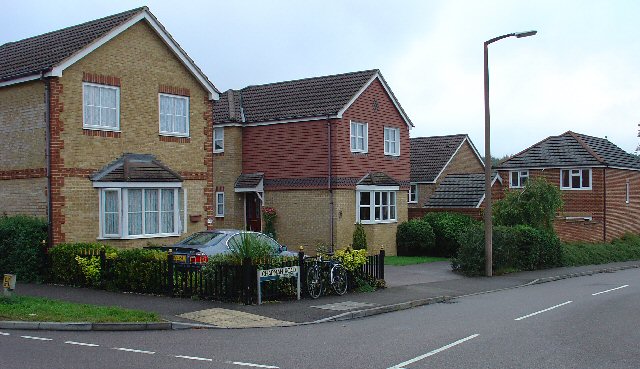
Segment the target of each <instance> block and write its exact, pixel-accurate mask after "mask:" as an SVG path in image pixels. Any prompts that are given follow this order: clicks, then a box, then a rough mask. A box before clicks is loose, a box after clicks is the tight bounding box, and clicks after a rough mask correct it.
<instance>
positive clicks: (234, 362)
mask: <svg viewBox="0 0 640 369" xmlns="http://www.w3.org/2000/svg"><path fill="white" fill-rule="evenodd" d="M227 364H233V365H241V366H250V367H254V368H267V369H280V367H278V366H272V365H261V364H253V363H243V362H241V361H227Z"/></svg>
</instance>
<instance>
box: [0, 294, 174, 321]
mask: <svg viewBox="0 0 640 369" xmlns="http://www.w3.org/2000/svg"><path fill="white" fill-rule="evenodd" d="M0 320H20V321H43V322H90V323H123V322H159V321H162V319H160V317H159V316H158V315H157V314H155V313H148V312H144V311H139V310H129V309H123V308H119V307H113V306H95V305H86V304H74V303H71V302H65V301H58V300H50V299H45V298H41V297H30V296H13V297H11V298H4V297H0Z"/></svg>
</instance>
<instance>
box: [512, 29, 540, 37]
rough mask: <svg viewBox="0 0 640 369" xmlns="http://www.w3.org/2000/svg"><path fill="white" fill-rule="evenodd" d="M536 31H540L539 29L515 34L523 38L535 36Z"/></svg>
mask: <svg viewBox="0 0 640 369" xmlns="http://www.w3.org/2000/svg"><path fill="white" fill-rule="evenodd" d="M536 33H538V31H527V32H516V33H514V34H513V35H514V36H516V37H517V38H523V37H529V36H533V35H535V34H536Z"/></svg>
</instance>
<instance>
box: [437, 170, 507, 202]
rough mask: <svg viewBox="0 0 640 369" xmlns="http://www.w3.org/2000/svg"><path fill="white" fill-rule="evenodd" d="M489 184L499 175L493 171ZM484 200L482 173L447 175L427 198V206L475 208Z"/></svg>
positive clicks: (498, 178) (498, 177) (497, 178)
mask: <svg viewBox="0 0 640 369" xmlns="http://www.w3.org/2000/svg"><path fill="white" fill-rule="evenodd" d="M492 178H493V179H492V181H491V185H493V184H494V183H495V181H496V180H499V181H500V182H502V179H500V176H499V175H498V174H497V173H496V172H493V174H492ZM483 200H484V173H465V174H449V175H447V176H446V177H445V178H444V180H443V181H442V182H440V185H439V186H438V188H437V189H436V191H435V192H434V193H433V195H431V197H430V198H429V199H428V200H427V202H426V204H425V207H427V208H477V207H480V204H481V203H482V201H483Z"/></svg>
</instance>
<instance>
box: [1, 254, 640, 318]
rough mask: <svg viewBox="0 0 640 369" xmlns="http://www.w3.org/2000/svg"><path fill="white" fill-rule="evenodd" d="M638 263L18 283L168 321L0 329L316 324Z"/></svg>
mask: <svg viewBox="0 0 640 369" xmlns="http://www.w3.org/2000/svg"><path fill="white" fill-rule="evenodd" d="M629 268H640V261H629V262H620V263H611V264H602V265H587V266H580V267H565V268H553V269H543V270H536V271H527V272H519V273H511V274H506V275H502V276H494V277H465V276H462V275H460V274H457V273H454V272H452V271H451V266H450V264H449V263H448V262H435V263H428V264H417V265H409V266H388V265H387V266H385V280H386V285H387V288H384V289H379V290H377V291H375V292H367V293H358V292H349V293H347V294H345V295H343V296H322V297H320V298H319V299H316V300H314V299H310V298H304V299H301V300H297V301H282V302H267V303H264V304H262V305H242V304H234V303H224V302H217V301H204V300H194V299H186V298H172V297H167V296H155V295H144V294H135V293H121V292H109V291H101V290H94V289H89V288H77V287H69V286H59V285H48V284H29V283H24V284H23V283H18V285H17V286H16V291H15V293H16V294H18V295H25V296H40V297H47V298H51V299H58V300H65V301H71V302H77V303H84V304H93V305H104V306H119V307H123V308H129V309H137V310H143V311H149V312H155V313H157V314H158V315H160V316H161V317H162V318H163V319H164V320H165V322H162V323H145V322H141V323H86V322H72V323H53V322H16V321H0V329H36V330H165V329H167V330H168V329H186V328H257V327H274V326H294V325H300V324H316V323H322V322H329V321H338V320H348V319H356V318H363V317H366V316H371V315H376V314H382V313H388V312H392V311H398V310H403V309H410V308H413V307H417V306H423V305H428V304H433V303H441V302H447V301H450V300H452V299H455V298H459V297H462V296H468V295H474V294H481V293H490V292H495V291H499V290H504V289H510V288H520V287H526V286H529V285H532V284H537V283H545V282H551V281H555V280H559V279H565V278H572V277H579V276H586V275H593V274H596V273H610V272H615V271H618V270H623V269H629Z"/></svg>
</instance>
